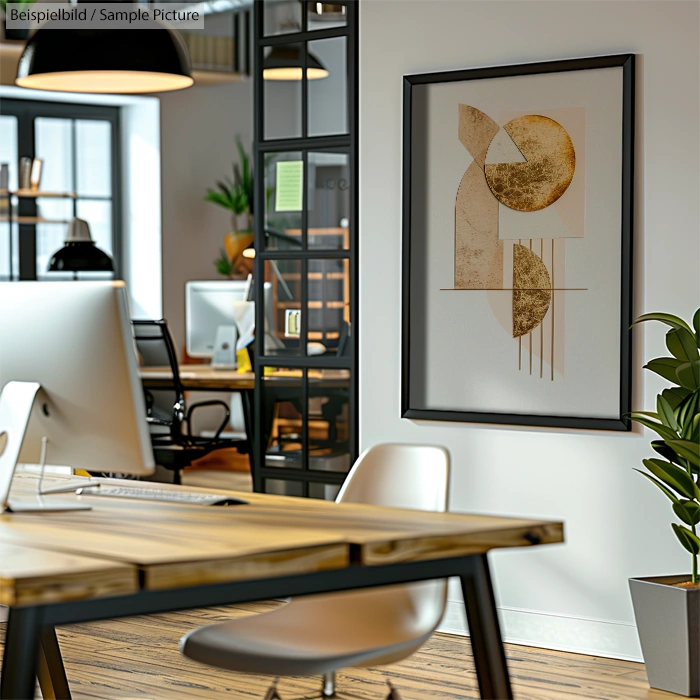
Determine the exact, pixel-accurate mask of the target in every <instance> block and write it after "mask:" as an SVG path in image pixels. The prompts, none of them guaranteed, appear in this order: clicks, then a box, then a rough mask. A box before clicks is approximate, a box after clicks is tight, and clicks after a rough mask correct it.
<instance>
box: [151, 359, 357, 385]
mask: <svg viewBox="0 0 700 700" xmlns="http://www.w3.org/2000/svg"><path fill="white" fill-rule="evenodd" d="M139 374H140V376H141V381H142V382H143V384H144V386H145V387H146V388H147V389H162V388H167V387H169V386H171V382H172V377H173V375H172V373H171V371H170V368H169V367H143V368H141V369H140V370H139ZM300 378H301V370H279V371H276V372H274V373H273V374H268V375H265V381H269V382H274V384H275V385H279V386H294V384H295V383H298V381H299V379H300ZM180 381H181V382H182V386H183V387H184V388H185V389H188V390H190V391H252V390H253V389H255V374H254V373H253V372H238V371H236V370H230V369H212V368H211V367H210V366H209V365H181V366H180ZM309 381H310V383H312V384H313V383H319V384H323V386H324V387H329V388H342V387H348V386H349V384H350V373H349V372H348V370H342V369H341V370H337V369H324V370H309Z"/></svg>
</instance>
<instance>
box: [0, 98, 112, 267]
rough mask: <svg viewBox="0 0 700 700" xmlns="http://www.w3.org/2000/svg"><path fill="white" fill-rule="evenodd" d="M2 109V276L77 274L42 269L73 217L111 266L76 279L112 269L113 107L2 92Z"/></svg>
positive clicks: (61, 241) (63, 237)
mask: <svg viewBox="0 0 700 700" xmlns="http://www.w3.org/2000/svg"><path fill="white" fill-rule="evenodd" d="M0 111H1V112H2V113H1V114H0V133H1V134H2V138H0V164H3V171H4V172H3V175H2V177H3V182H2V183H1V186H2V194H0V280H20V279H22V280H32V279H38V280H48V279H73V278H75V277H76V273H75V272H73V271H70V270H67V269H66V270H64V271H52V272H49V271H48V268H49V263H50V261H51V259H52V257H53V256H54V255H55V253H56V252H57V251H59V250H61V249H62V248H63V246H64V242H65V240H66V237H67V235H68V229H69V222H70V221H71V220H72V219H73V218H74V217H77V218H79V219H82V220H84V221H87V223H88V226H89V232H90V235H91V237H92V240H93V241H94V243H95V246H96V247H97V248H98V249H99V250H101V251H104V253H106V254H107V256H109V257H110V258H111V259H112V263H113V265H114V270H115V272H96V271H90V272H80V279H105V278H107V279H110V278H112V277H114V276H115V274H116V275H118V274H119V262H120V260H119V258H120V246H119V231H120V226H119V223H120V214H121V201H120V196H119V108H118V107H111V106H102V105H84V104H67V103H57V102H40V101H30V100H15V99H3V100H2V104H1V105H0ZM5 166H6V167H5ZM27 169H28V170H29V175H27Z"/></svg>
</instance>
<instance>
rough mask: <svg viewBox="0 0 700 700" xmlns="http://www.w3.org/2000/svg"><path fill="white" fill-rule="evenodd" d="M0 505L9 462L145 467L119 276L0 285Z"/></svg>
mask: <svg viewBox="0 0 700 700" xmlns="http://www.w3.org/2000/svg"><path fill="white" fill-rule="evenodd" d="M0 390H1V391H2V393H1V394H0V436H3V434H4V438H3V439H4V441H5V445H4V452H3V451H2V450H0V512H2V510H3V507H6V506H7V496H8V492H9V488H10V482H11V480H12V475H13V473H14V468H15V464H16V462H17V461H20V462H29V463H37V462H39V460H40V455H41V450H42V442H43V438H46V439H47V442H46V460H45V461H46V463H47V464H54V465H64V466H69V467H74V468H80V469H87V470H90V471H100V472H103V471H104V472H122V473H128V474H134V475H147V474H152V473H153V471H154V469H155V463H154V460H153V449H152V447H151V441H150V436H149V433H148V425H147V422H146V409H145V404H144V397H143V389H142V387H141V381H140V379H139V373H138V362H137V358H136V347H135V344H134V339H133V332H132V330H131V321H130V319H129V309H128V302H127V294H126V287H125V285H124V283H123V282H6V283H0Z"/></svg>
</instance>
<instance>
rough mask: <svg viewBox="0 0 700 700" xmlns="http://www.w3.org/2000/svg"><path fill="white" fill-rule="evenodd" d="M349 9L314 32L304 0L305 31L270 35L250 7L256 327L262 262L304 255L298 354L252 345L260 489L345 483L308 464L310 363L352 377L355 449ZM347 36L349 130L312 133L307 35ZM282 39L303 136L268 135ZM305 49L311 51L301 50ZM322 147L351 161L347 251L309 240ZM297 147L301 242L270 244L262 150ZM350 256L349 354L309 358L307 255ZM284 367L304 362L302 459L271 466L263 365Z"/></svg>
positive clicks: (352, 27)
mask: <svg viewBox="0 0 700 700" xmlns="http://www.w3.org/2000/svg"><path fill="white" fill-rule="evenodd" d="M337 4H344V5H345V6H346V8H347V11H346V22H347V23H346V25H345V26H341V27H333V28H329V29H318V30H312V31H309V29H308V13H307V3H306V2H304V3H302V15H301V31H299V32H294V33H289V34H280V35H273V36H265V31H264V12H265V0H255V4H254V7H253V26H254V29H253V49H254V61H253V78H254V149H253V150H254V161H255V167H254V172H255V178H254V211H255V220H254V228H255V249H256V251H257V255H256V258H255V274H254V292H255V299H256V300H258V303H257V304H256V309H255V325H256V328H259V329H262V328H263V327H264V308H263V303H262V299H263V284H264V271H265V261H267V260H285V259H286V260H299V261H300V262H301V308H302V309H303V312H302V314H301V335H300V355H299V356H297V357H279V356H266V355H265V351H264V338H263V333H257V334H256V338H255V345H254V361H253V365H254V367H253V369H254V371H255V392H254V406H255V408H254V414H255V416H254V436H253V440H254V444H255V449H254V470H253V488H254V489H255V491H264V490H265V481H266V479H270V478H272V479H281V480H284V481H296V482H301V484H302V489H303V495H304V496H308V495H309V484H310V483H322V484H342V482H343V481H344V479H345V476H346V475H345V474H344V473H340V472H329V471H319V470H313V469H310V468H309V453H308V448H309V439H308V399H309V391H308V371H309V370H310V369H346V370H349V372H350V382H349V402H348V409H349V449H350V463H351V464H352V463H353V462H354V461H355V459H356V458H357V454H358V428H357V424H358V420H357V414H358V400H357V399H358V381H357V380H358V373H357V369H358V352H357V348H358V344H357V343H358V326H357V314H358V274H357V268H358V266H357V260H358V234H357V227H358V95H359V80H358V78H359V76H358V47H359V41H358V39H359V36H358V31H359V29H358V15H359V2H358V0H343V1H342V3H337ZM337 37H345V38H346V50H347V54H346V62H347V110H348V122H347V123H348V129H347V133H344V134H340V135H337V136H309V134H308V131H309V130H308V79H307V73H306V68H307V63H308V49H307V45H308V42H311V41H317V40H319V39H331V38H337ZM285 44H299V45H300V46H301V47H302V49H303V50H302V51H301V52H300V54H301V58H302V71H301V73H302V75H301V78H302V79H301V137H300V138H285V139H268V140H266V139H265V94H264V93H265V88H264V80H263V61H264V52H265V49H266V48H267V47H273V46H277V45H285ZM304 49H306V50H304ZM319 149H323V150H324V151H326V152H338V153H346V154H347V155H348V159H349V168H350V187H349V191H350V217H349V219H350V221H349V248H348V249H347V250H313V249H312V250H309V249H308V246H307V241H308V167H307V164H308V154H309V152H312V151H315V150H319ZM285 151H300V152H301V154H302V162H303V195H302V211H301V236H302V238H301V243H302V246H301V248H300V249H299V250H298V251H297V250H293V251H266V250H265V216H264V212H265V202H266V193H265V178H264V166H265V163H264V158H265V154H268V153H273V152H285ZM319 259H347V260H348V263H349V277H350V292H349V299H348V300H347V301H348V302H349V304H350V327H351V336H350V338H349V341H350V352H349V354H348V355H347V356H346V357H324V356H313V357H310V356H309V355H308V354H307V351H306V340H307V338H308V313H306V310H307V308H308V306H307V302H308V264H309V260H319ZM265 367H285V368H292V369H301V371H302V377H301V396H300V399H301V406H302V411H301V414H302V417H301V423H302V440H301V442H302V450H301V452H302V461H301V468H296V469H295V468H289V467H268V466H266V463H265V455H266V451H267V448H268V445H267V438H268V435H267V431H266V430H265V429H264V419H263V415H264V400H265V397H264V391H265V389H264V381H265V380H264V368H265Z"/></svg>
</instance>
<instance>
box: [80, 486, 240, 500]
mask: <svg viewBox="0 0 700 700" xmlns="http://www.w3.org/2000/svg"><path fill="white" fill-rule="evenodd" d="M78 493H79V494H82V495H85V496H108V497H110V498H135V499H137V500H140V501H161V502H166V503H193V504H194V505H199V506H236V505H242V504H246V503H247V501H242V500H240V499H239V498H232V497H231V496H227V495H226V494H223V493H193V492H192V491H174V490H173V491H170V490H166V489H144V488H138V487H134V488H132V487H131V486H105V484H104V483H102V484H100V486H99V488H91V487H89V486H88V487H85V488H84V489H80V490H79V491H78Z"/></svg>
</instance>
